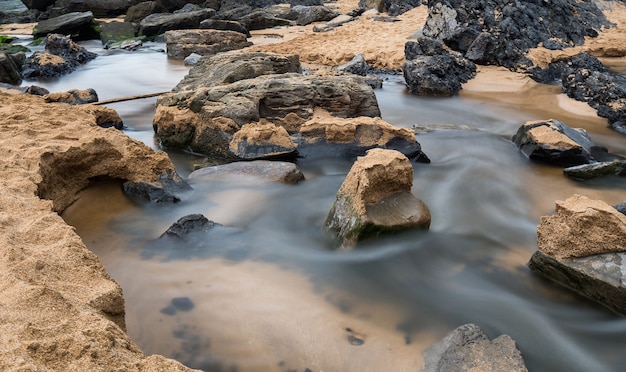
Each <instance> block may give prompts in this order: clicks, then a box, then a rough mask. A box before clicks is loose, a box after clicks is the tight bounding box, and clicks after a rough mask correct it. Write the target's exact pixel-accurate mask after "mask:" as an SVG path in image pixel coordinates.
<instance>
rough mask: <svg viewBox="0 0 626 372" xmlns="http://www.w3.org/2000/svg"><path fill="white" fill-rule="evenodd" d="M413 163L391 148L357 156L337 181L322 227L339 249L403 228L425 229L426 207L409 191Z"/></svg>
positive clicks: (374, 150) (426, 220)
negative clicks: (332, 236) (337, 188)
mask: <svg viewBox="0 0 626 372" xmlns="http://www.w3.org/2000/svg"><path fill="white" fill-rule="evenodd" d="M412 186H413V166H412V165H411V162H410V161H409V159H408V158H407V157H406V156H404V155H402V154H401V153H400V152H398V151H395V150H384V149H372V150H369V151H368V152H367V154H366V155H365V156H363V157H359V158H358V159H357V160H356V162H355V163H354V164H353V165H352V168H351V169H350V171H349V172H348V175H347V176H346V179H345V180H344V182H343V183H342V184H341V187H340V188H339V191H338V192H337V197H336V199H335V202H334V203H333V206H332V208H331V210H330V212H329V213H328V217H327V218H326V222H325V223H324V228H325V230H326V231H328V232H329V233H331V234H332V235H334V236H335V237H336V240H337V245H338V246H339V248H340V249H350V248H352V247H354V246H355V244H356V243H357V242H358V241H362V240H364V239H367V238H372V237H375V236H377V235H379V234H383V233H390V232H395V231H400V230H405V229H415V228H419V229H428V227H429V226H430V211H429V209H428V207H427V206H426V204H424V202H422V201H421V200H420V199H418V198H417V197H415V196H414V195H413V194H412V193H411V187H412Z"/></svg>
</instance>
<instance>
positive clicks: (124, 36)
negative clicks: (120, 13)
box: [100, 21, 136, 45]
mask: <svg viewBox="0 0 626 372" xmlns="http://www.w3.org/2000/svg"><path fill="white" fill-rule="evenodd" d="M135 28H136V27H135V24H133V23H130V22H116V21H112V22H102V23H100V40H101V41H102V45H109V44H111V43H115V42H117V43H120V42H122V41H125V40H132V39H134V38H135V36H136V34H135Z"/></svg>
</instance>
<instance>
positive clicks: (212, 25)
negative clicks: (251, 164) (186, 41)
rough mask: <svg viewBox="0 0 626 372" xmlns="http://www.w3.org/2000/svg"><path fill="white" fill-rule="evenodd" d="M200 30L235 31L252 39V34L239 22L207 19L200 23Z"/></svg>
mask: <svg viewBox="0 0 626 372" xmlns="http://www.w3.org/2000/svg"><path fill="white" fill-rule="evenodd" d="M200 28H202V29H210V30H221V31H235V32H239V33H241V34H244V35H246V37H250V36H252V35H250V32H249V31H248V29H246V28H245V27H244V26H242V25H241V23H239V22H235V21H228V20H224V19H205V20H204V21H202V22H200Z"/></svg>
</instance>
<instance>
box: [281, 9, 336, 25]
mask: <svg viewBox="0 0 626 372" xmlns="http://www.w3.org/2000/svg"><path fill="white" fill-rule="evenodd" d="M338 15H339V13H337V12H336V11H334V10H333V9H331V8H329V7H326V6H320V5H316V6H304V5H296V6H293V7H291V15H290V16H288V19H292V20H294V21H296V25H298V26H306V25H308V24H311V23H314V22H326V21H330V20H331V19H333V18H335V17H337V16H338Z"/></svg>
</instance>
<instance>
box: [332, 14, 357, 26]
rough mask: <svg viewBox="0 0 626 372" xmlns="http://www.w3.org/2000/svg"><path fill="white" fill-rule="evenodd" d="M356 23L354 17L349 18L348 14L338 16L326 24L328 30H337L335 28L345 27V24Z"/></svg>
mask: <svg viewBox="0 0 626 372" xmlns="http://www.w3.org/2000/svg"><path fill="white" fill-rule="evenodd" d="M351 21H354V17H353V16H349V15H347V14H340V15H338V16H336V17H335V18H333V19H331V20H330V21H328V23H326V26H325V27H328V28H331V29H332V28H335V27H339V26H341V25H343V24H344V23H348V22H351Z"/></svg>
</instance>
